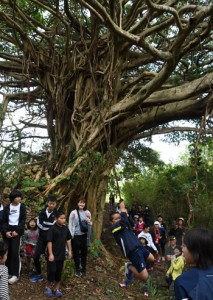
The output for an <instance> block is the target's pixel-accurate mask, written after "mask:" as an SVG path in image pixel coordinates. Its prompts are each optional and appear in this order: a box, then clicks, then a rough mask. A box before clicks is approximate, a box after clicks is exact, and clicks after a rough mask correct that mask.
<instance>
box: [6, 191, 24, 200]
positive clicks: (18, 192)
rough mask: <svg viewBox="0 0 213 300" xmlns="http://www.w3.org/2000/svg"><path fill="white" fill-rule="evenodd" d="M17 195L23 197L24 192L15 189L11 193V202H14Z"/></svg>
mask: <svg viewBox="0 0 213 300" xmlns="http://www.w3.org/2000/svg"><path fill="white" fill-rule="evenodd" d="M17 197H21V198H22V193H21V192H20V191H18V190H13V191H12V192H11V193H10V195H9V199H10V202H13V200H14V199H15V198H17Z"/></svg>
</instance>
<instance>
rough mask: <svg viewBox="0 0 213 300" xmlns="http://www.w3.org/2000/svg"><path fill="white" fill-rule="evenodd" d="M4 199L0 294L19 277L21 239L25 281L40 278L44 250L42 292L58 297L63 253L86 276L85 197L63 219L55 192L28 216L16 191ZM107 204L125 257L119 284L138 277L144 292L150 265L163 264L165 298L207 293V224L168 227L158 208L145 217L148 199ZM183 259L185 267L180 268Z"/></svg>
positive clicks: (211, 236) (210, 271)
mask: <svg viewBox="0 0 213 300" xmlns="http://www.w3.org/2000/svg"><path fill="white" fill-rule="evenodd" d="M9 200H10V203H9V204H8V205H6V206H5V207H3V205H1V206H0V230H1V235H2V240H1V241H0V299H2V300H8V299H10V297H9V288H8V283H9V284H15V283H16V282H17V281H18V280H19V279H20V276H21V259H20V246H21V243H22V244H23V245H24V256H25V258H26V267H27V271H28V272H29V276H30V281H31V282H37V281H40V280H43V278H44V277H43V271H44V270H42V268H43V264H41V262H40V258H41V255H42V254H45V253H46V266H45V269H46V270H47V272H46V273H47V280H46V286H45V291H44V292H45V295H46V296H47V297H53V296H56V297H62V292H61V290H60V285H61V276H62V271H63V267H64V261H65V259H66V258H68V259H71V258H72V257H73V260H74V265H75V275H76V276H78V277H85V276H86V271H87V250H88V235H89V232H91V226H92V217H91V213H90V211H88V210H86V209H85V206H86V200H85V198H84V197H80V198H79V199H78V202H77V205H76V209H74V210H72V211H71V212H70V215H69V219H68V225H66V216H65V213H64V212H63V211H60V210H57V209H56V207H57V198H56V196H55V195H49V196H48V198H47V203H46V205H45V207H44V208H43V209H42V210H41V211H40V212H39V214H38V215H37V216H35V218H31V219H29V220H28V221H27V213H26V207H25V205H24V204H23V203H22V202H21V200H22V194H21V192H20V191H18V190H14V191H12V192H11V193H10V195H9ZM110 208H111V209H112V212H111V213H110V222H111V232H112V234H113V236H114V238H115V240H116V242H117V244H118V245H119V246H120V247H121V249H122V251H123V254H124V256H125V257H126V258H127V259H128V261H127V262H126V263H125V278H124V280H123V281H122V282H121V283H120V287H121V288H124V287H127V286H128V285H130V284H131V282H132V281H133V279H134V278H136V279H139V280H140V281H142V282H144V285H143V292H144V296H145V297H149V285H148V282H149V280H150V278H151V273H152V271H153V270H154V268H155V265H161V264H164V266H166V272H165V282H167V286H168V291H169V296H170V297H171V298H170V299H175V300H184V299H188V300H204V299H205V300H210V299H213V232H212V231H211V230H209V229H205V228H194V229H186V227H185V226H184V219H183V218H182V217H179V218H178V219H177V221H175V222H173V224H172V226H171V228H169V229H168V228H167V226H166V223H165V222H164V218H163V216H162V215H160V214H159V215H157V216H156V219H155V221H154V222H151V218H150V215H151V214H150V207H149V206H148V205H145V207H144V209H143V208H142V206H140V205H139V206H138V207H137V206H135V205H134V206H133V207H132V208H131V209H129V210H128V209H127V208H126V206H125V203H124V200H123V199H121V200H120V201H119V203H118V204H117V205H116V206H115V202H113V201H111V203H110ZM32 262H33V264H32ZM186 265H187V266H188V271H185V266H186ZM34 268H35V269H34Z"/></svg>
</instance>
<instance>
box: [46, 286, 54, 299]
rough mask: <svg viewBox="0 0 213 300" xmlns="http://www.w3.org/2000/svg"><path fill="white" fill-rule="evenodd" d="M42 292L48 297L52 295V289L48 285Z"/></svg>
mask: <svg viewBox="0 0 213 300" xmlns="http://www.w3.org/2000/svg"><path fill="white" fill-rule="evenodd" d="M44 293H45V295H46V296H47V297H48V298H50V297H52V296H53V292H52V290H51V289H50V288H48V287H46V288H45V291H44Z"/></svg>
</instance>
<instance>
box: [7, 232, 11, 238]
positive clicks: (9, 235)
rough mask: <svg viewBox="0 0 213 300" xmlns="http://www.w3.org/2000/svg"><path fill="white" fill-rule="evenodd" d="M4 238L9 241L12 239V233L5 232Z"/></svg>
mask: <svg viewBox="0 0 213 300" xmlns="http://www.w3.org/2000/svg"><path fill="white" fill-rule="evenodd" d="M6 237H7V238H8V239H11V237H12V231H7V232H6Z"/></svg>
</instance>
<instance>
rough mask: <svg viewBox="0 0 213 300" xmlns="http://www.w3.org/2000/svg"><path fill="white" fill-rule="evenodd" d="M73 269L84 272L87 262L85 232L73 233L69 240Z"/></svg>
mask: <svg viewBox="0 0 213 300" xmlns="http://www.w3.org/2000/svg"><path fill="white" fill-rule="evenodd" d="M71 242H72V252H73V259H74V262H75V269H76V270H80V267H81V270H82V271H83V272H86V263H87V234H82V235H75V236H74V238H73V239H72V240H71Z"/></svg>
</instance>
